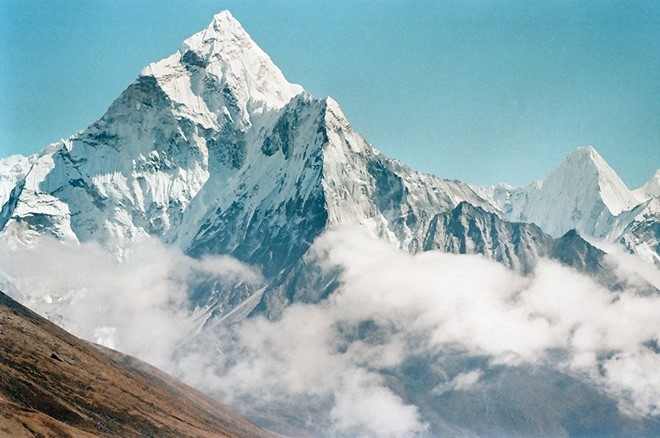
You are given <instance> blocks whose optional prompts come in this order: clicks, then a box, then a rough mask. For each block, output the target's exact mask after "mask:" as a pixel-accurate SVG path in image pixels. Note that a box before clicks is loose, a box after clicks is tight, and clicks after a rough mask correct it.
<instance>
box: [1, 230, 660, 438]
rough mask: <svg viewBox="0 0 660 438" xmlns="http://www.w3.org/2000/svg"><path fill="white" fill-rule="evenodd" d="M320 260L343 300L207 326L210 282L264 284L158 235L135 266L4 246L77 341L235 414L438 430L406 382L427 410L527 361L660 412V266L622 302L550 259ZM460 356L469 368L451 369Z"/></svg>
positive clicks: (35, 296) (352, 252) (316, 424)
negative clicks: (149, 367) (432, 402)
mask: <svg viewBox="0 0 660 438" xmlns="http://www.w3.org/2000/svg"><path fill="white" fill-rule="evenodd" d="M308 262H310V263H315V264H318V265H320V266H321V267H322V268H324V269H326V270H328V271H332V270H335V269H336V268H337V267H341V268H342V271H341V272H342V273H341V275H340V279H339V280H340V284H341V286H340V288H339V290H337V291H336V292H335V293H333V294H332V295H330V297H328V298H327V299H325V300H324V301H321V302H319V303H316V304H293V305H291V306H290V307H288V308H287V309H286V310H285V312H284V313H283V315H282V317H281V318H279V319H278V320H275V321H271V320H267V319H265V318H264V317H252V318H249V319H246V320H243V321H242V322H240V323H238V324H235V325H232V326H227V325H223V324H218V325H212V326H210V327H207V328H202V327H203V322H204V320H205V319H204V318H205V317H207V316H208V313H205V309H200V308H194V307H192V306H190V304H189V299H190V294H191V290H192V287H193V285H195V284H198V283H199V278H200V276H203V277H204V278H213V279H214V281H217V282H220V283H222V284H225V285H228V287H230V286H231V285H235V284H248V285H250V287H252V288H257V287H259V286H260V285H261V282H262V281H263V280H262V279H261V277H260V276H259V274H258V272H256V271H255V270H254V269H251V268H250V267H247V266H245V265H242V264H241V263H239V262H237V261H236V260H233V259H231V258H228V257H213V258H207V259H203V260H195V259H191V258H189V257H187V256H185V255H184V254H182V253H181V252H179V251H177V250H175V249H172V248H168V247H165V246H164V245H162V244H160V243H158V242H155V241H151V240H147V241H145V242H143V243H142V244H140V245H136V246H135V247H134V248H132V249H131V251H129V254H128V256H127V257H126V258H125V260H124V261H123V262H118V261H117V260H116V259H115V258H113V257H112V256H111V255H109V254H108V253H106V252H105V251H104V250H102V249H101V248H99V247H98V246H96V245H94V244H89V245H88V244H85V245H82V246H75V247H74V246H66V245H63V244H61V243H59V242H55V241H51V240H48V239H44V240H41V241H39V242H38V244H37V245H36V246H35V247H33V248H31V249H24V250H20V251H12V250H9V249H6V250H2V251H0V263H1V266H2V269H3V270H4V271H5V274H6V275H7V277H8V278H9V280H11V281H12V283H13V284H14V285H15V286H16V288H17V289H18V290H20V291H21V292H22V293H23V295H24V296H23V300H24V301H25V302H26V303H27V304H28V305H30V306H31V307H32V308H35V309H36V310H38V311H40V312H42V313H46V314H48V315H49V316H50V317H51V318H53V319H55V320H58V318H59V322H60V323H61V324H62V325H64V326H65V328H67V329H69V330H71V331H72V332H73V333H75V334H77V335H79V336H81V337H83V338H86V339H90V340H93V341H95V342H99V343H102V344H104V345H106V346H110V347H113V348H117V349H119V350H121V351H124V352H127V353H129V354H133V355H135V356H138V357H140V358H142V359H144V360H147V361H149V362H151V363H153V364H155V365H157V366H159V367H161V368H163V369H165V370H166V371H169V372H173V373H175V374H176V375H178V376H179V377H182V378H183V379H184V380H185V381H187V382H188V383H191V384H193V385H194V386H196V387H198V388H200V389H202V390H204V391H207V392H210V393H212V394H214V395H215V396H217V397H218V398H220V399H222V400H224V401H226V402H229V403H230V404H235V405H237V406H246V405H250V406H251V407H252V408H253V409H254V410H255V411H258V410H260V409H263V410H266V411H268V412H273V413H277V412H278V411H277V409H281V410H284V411H286V410H287V409H289V410H290V411H289V412H288V415H289V416H294V417H296V416H297V417H298V420H299V421H300V422H302V423H305V422H307V424H304V425H302V426H301V428H303V429H304V428H305V427H308V428H309V429H308V430H313V431H314V432H315V433H316V434H322V435H327V436H355V435H361V436H374V437H401V436H417V435H425V434H430V433H431V431H432V430H435V429H433V428H432V425H431V424H430V423H429V421H431V420H429V417H428V412H427V411H425V408H424V406H423V405H422V404H421V402H420V400H421V399H420V397H418V396H416V395H415V393H414V391H413V392H411V390H410V389H409V387H410V385H412V387H414V388H416V389H415V390H416V391H418V392H420V393H421V392H423V393H424V394H426V395H425V396H424V397H427V399H428V398H433V397H435V398H442V397H446V396H448V395H449V394H469V393H471V392H478V391H480V390H482V389H483V388H485V387H486V386H487V385H489V384H490V383H489V378H490V377H489V376H490V375H491V374H492V372H493V371H492V370H494V369H502V368H503V367H505V368H516V367H522V366H532V367H546V368H547V367H549V368H551V369H554V370H556V371H558V372H560V373H564V374H566V375H570V376H573V377H575V378H578V379H580V381H583V382H586V384H588V385H590V387H593V388H595V390H597V391H600V392H602V393H604V394H607V395H608V396H609V397H613V398H615V399H616V400H617V402H618V405H619V408H620V409H621V410H622V411H624V412H625V413H626V414H627V415H631V416H637V417H640V416H655V417H658V416H660V405H659V403H658V400H660V347H659V344H660V318H658V315H660V296H658V294H654V293H650V294H649V293H640V292H638V289H636V288H635V286H636V285H638V284H641V283H644V282H645V284H646V283H651V284H660V282H658V277H657V276H658V273H657V270H654V269H649V268H648V267H647V266H641V267H636V266H635V263H634V262H630V263H627V264H626V263H622V264H619V266H620V268H619V270H620V271H621V272H619V274H620V275H626V276H628V277H629V278H630V279H631V280H630V281H629V282H628V283H629V284H630V285H631V286H630V288H628V289H626V290H621V291H618V292H612V291H609V290H607V289H606V288H604V287H603V286H601V285H599V284H597V283H596V282H594V281H592V280H591V279H590V278H588V277H586V276H584V275H581V274H579V273H577V272H575V271H573V270H571V269H569V268H566V267H563V266H561V265H559V264H557V263H555V262H552V261H542V262H541V263H539V265H538V266H537V269H536V270H535V273H534V274H533V275H531V276H527V277H523V276H521V275H518V274H516V273H513V272H511V271H509V270H507V269H506V268H505V267H503V266H501V265H499V264H497V263H494V262H491V261H488V260H486V259H484V258H482V257H480V256H457V255H451V254H443V253H439V252H427V253H421V254H417V255H410V254H407V253H404V252H402V251H400V250H398V249H396V248H394V247H392V246H390V245H389V244H387V243H385V242H382V241H378V240H374V239H372V238H370V237H368V236H367V235H365V233H364V232H363V231H361V230H358V229H352V228H349V229H342V230H335V231H331V232H327V233H325V234H324V235H322V236H321V237H319V238H318V239H317V241H316V242H315V244H314V246H313V248H312V251H311V253H310V255H309V256H308ZM456 352H458V354H460V355H461V357H464V358H468V359H469V360H468V359H465V360H463V359H461V361H460V362H459V365H458V366H453V367H449V366H445V364H446V363H447V361H448V360H449V359H446V358H449V357H450V356H451V355H452V354H455V353H456ZM443 358H445V359H443ZM470 358H471V359H470ZM418 359H419V360H424V361H426V362H425V365H424V366H425V367H426V368H428V369H430V370H432V373H431V374H428V373H427V374H422V373H420V372H419V371H418V369H417V368H415V367H414V366H413V365H414V364H415V360H418ZM426 368H425V369H426ZM428 375H432V376H433V378H432V379H431V378H427V377H428ZM424 376H427V377H424ZM424 379H426V380H424ZM404 380H405V381H408V382H413V383H412V384H410V383H405V382H403V381H404ZM406 385H408V386H406ZM420 388H421V389H420ZM269 410H270V411H269ZM248 413H249V412H248ZM447 427H449V426H447ZM447 430H449V429H447Z"/></svg>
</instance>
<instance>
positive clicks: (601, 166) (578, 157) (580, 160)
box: [566, 146, 618, 178]
mask: <svg viewBox="0 0 660 438" xmlns="http://www.w3.org/2000/svg"><path fill="white" fill-rule="evenodd" d="M566 164H568V165H569V166H571V165H576V164H577V165H578V166H589V167H592V168H594V169H595V170H596V171H597V172H598V173H602V172H604V173H605V174H607V175H608V176H612V174H614V175H616V172H614V170H613V169H612V168H611V167H610V165H609V164H607V161H605V159H604V158H603V157H602V156H601V155H600V154H599V153H598V151H597V150H596V149H595V148H594V147H593V146H580V147H579V148H577V149H575V150H574V151H573V152H572V153H571V154H570V155H569V156H568V157H567V158H566ZM585 170H586V169H585ZM617 178H618V177H617Z"/></svg>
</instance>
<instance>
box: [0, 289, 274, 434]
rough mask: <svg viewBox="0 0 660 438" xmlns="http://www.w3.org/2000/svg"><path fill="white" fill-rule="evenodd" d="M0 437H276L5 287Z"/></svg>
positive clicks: (0, 301) (0, 303) (0, 313)
mask: <svg viewBox="0 0 660 438" xmlns="http://www.w3.org/2000/svg"><path fill="white" fill-rule="evenodd" d="M0 331H1V334H0V436H11V437H24V436H25V437H32V436H46V437H67V436H75V437H89V436H122V437H132V436H140V437H148V436H154V437H155V436H157V437H248V436H249V437H268V436H270V437H272V435H270V434H269V433H268V432H265V431H264V430H262V429H259V428H258V427H256V426H255V425H253V424H252V423H250V422H248V421H247V420H245V419H244V418H242V417H240V416H239V415H237V414H235V413H234V412H232V411H230V410H229V409H228V408H226V407H224V406H222V405H220V404H219V403H217V402H216V401H214V400H212V399H210V398H209V397H206V396H205V395H203V394H201V393H199V392H198V391H196V390H194V389H192V388H190V387H188V386H186V385H184V384H182V383H180V382H178V381H176V380H174V379H173V378H171V377H169V376H168V375H166V374H165V373H162V372H161V371H159V370H157V369H155V368H153V367H151V366H149V365H147V364H145V363H143V362H140V361H138V360H137V359H134V358H131V357H128V356H124V355H122V354H120V353H117V352H114V351H101V350H100V349H99V348H98V347H95V346H94V345H92V344H90V343H88V342H85V341H82V340H80V339H78V338H76V337H74V336H73V335H71V334H69V333H67V332H66V331H64V330H62V329H60V328H59V327H57V326H55V325H54V324H52V323H51V322H49V321H47V320H46V319H44V318H42V317H40V316H39V315H37V314H35V313H34V312H32V311H30V310H29V309H27V308H25V307H24V306H22V305H20V304H18V303H17V302H15V301H14V300H12V299H11V298H9V297H8V296H7V295H5V294H3V293H1V292H0Z"/></svg>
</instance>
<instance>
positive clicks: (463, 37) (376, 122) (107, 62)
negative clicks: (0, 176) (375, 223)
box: [0, 0, 660, 188]
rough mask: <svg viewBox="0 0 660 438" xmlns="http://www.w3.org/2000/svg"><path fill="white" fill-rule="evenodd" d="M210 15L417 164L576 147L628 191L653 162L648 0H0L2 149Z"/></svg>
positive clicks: (84, 112) (659, 96)
mask: <svg viewBox="0 0 660 438" xmlns="http://www.w3.org/2000/svg"><path fill="white" fill-rule="evenodd" d="M223 9H229V10H230V11H231V12H232V14H233V15H234V16H235V17H236V18H237V19H238V20H239V21H240V22H241V23H242V24H243V27H244V28H245V29H246V30H247V31H248V33H250V35H252V37H253V39H254V40H255V41H256V42H257V44H259V45H260V46H261V47H262V48H263V49H264V50H265V51H266V52H267V53H268V54H269V55H270V56H271V58H272V59H273V60H274V62H275V63H276V64H277V65H278V66H279V67H280V68H281V69H282V71H283V72H284V74H285V76H286V77H287V78H288V79H289V80H290V81H291V82H295V83H299V84H301V85H302V86H303V87H305V88H306V89H307V90H308V91H309V92H311V93H312V94H313V95H315V96H318V97H324V96H326V95H329V96H332V97H333V98H335V99H336V100H337V101H338V102H339V104H340V105H341V106H342V108H343V110H344V112H345V113H346V115H347V116H348V118H349V120H350V121H351V123H352V125H353V127H354V129H356V130H357V131H359V132H361V133H362V134H363V135H364V136H365V137H366V139H367V140H368V141H369V142H370V143H372V144H374V145H375V146H376V147H377V148H379V149H380V150H381V151H383V152H384V153H386V154H387V155H389V156H391V157H394V158H398V159H400V160H402V161H403V162H405V163H406V164H408V165H410V166H411V167H413V168H415V169H417V170H421V171H424V172H430V173H433V174H436V175H438V176H440V177H443V178H456V179H460V180H462V181H465V182H469V183H475V184H494V183H496V182H501V181H504V182H508V183H510V184H513V185H524V184H527V183H529V182H531V181H533V180H536V179H540V178H543V177H544V176H545V175H546V174H547V173H548V172H550V171H551V170H552V169H554V168H555V167H556V166H557V165H559V163H560V162H561V161H562V160H563V159H564V157H565V156H566V155H567V154H568V153H570V151H571V150H573V149H574V148H576V147H578V146H581V145H586V144H591V145H593V146H595V147H596V149H597V150H598V151H599V152H600V153H601V155H603V157H604V158H605V159H606V160H607V161H608V162H609V163H610V165H612V167H614V169H615V170H617V172H618V173H619V174H620V175H621V177H622V178H623V180H624V181H625V182H626V183H627V184H628V185H629V186H630V187H631V188H634V187H637V186H639V185H641V184H642V183H643V182H644V181H645V180H647V179H648V178H649V177H650V176H651V175H652V173H653V171H654V169H656V168H658V167H660V1H656V0H648V1H636V0H622V1H607V0H598V1H590V0H573V1H561V0H558V1H555V0H553V1H537V0H532V1H529V0H528V1H507V0H499V1H494V0H488V1H487V0H478V1H476V0H475V1H470V0H467V1H441V0H435V1H433V0H431V1H358V0H352V1H320V0H319V1H311V0H309V1H303V0H286V1H277V0H271V1H267V2H266V1H250V0H244V1H201V0H197V1H195V0H192V1H186V2H180V1H171V0H158V1H154V0H149V1H146V0H138V1H132V0H131V1H129V0H113V1H100V0H98V1H92V0H87V1H85V0H80V1H70V0H69V1H65V0H50V1H46V0H40V1H34V0H0V44H1V46H0V98H1V101H2V109H1V110H0V156H7V155H10V154H13V153H22V154H30V153H33V152H36V151H38V150H40V149H41V148H42V147H43V146H45V145H46V144H48V143H50V142H53V141H57V140H59V139H60V138H61V137H68V136H69V135H70V134H72V133H74V132H75V131H77V130H80V129H84V128H85V127H86V126H87V125H89V124H90V123H92V122H93V121H94V120H96V119H97V118H99V117H100V116H101V115H102V114H103V113H104V111H105V110H106V109H107V107H108V106H109V105H110V104H111V103H112V101H113V100H114V99H115V98H116V97H117V96H119V94H120V93H121V91H122V90H123V89H124V88H125V87H126V86H128V84H130V83H131V82H132V81H133V80H134V79H135V78H136V77H137V75H138V73H139V71H140V69H141V68H142V67H143V66H145V65H147V64H148V63H149V62H153V61H157V60H159V59H161V58H163V57H165V56H167V55H169V54H171V53H173V52H174V51H175V50H176V49H177V48H178V47H179V45H180V43H181V42H182V41H183V40H184V39H185V38H187V37H188V36H190V35H192V34H193V33H195V32H197V31H199V30H201V29H203V28H205V27H206V26H207V25H208V23H209V22H210V21H211V19H212V17H213V15H214V14H215V13H217V12H219V11H221V10H223Z"/></svg>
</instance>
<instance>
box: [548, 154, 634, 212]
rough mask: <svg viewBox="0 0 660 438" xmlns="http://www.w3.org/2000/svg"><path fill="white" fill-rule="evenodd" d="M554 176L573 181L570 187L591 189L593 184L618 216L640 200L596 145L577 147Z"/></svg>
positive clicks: (565, 181) (570, 188)
mask: <svg viewBox="0 0 660 438" xmlns="http://www.w3.org/2000/svg"><path fill="white" fill-rule="evenodd" d="M551 177H553V175H551ZM554 178H558V180H561V181H564V183H566V184H569V185H570V186H567V190H585V189H586V190H589V189H588V187H589V186H590V187H591V188H592V189H594V190H597V193H598V195H599V196H600V198H601V199H602V201H603V202H604V203H605V205H606V206H607V208H608V209H609V210H610V212H611V213H612V214H614V215H618V214H619V213H621V212H622V211H624V210H628V209H630V208H632V207H633V206H634V205H635V204H636V203H637V199H636V197H635V195H634V194H633V193H632V192H631V191H630V190H628V187H626V185H625V183H624V182H623V181H621V178H620V177H619V175H618V174H617V173H616V172H615V171H614V169H612V167H610V165H609V164H608V163H607V162H606V161H605V159H604V158H603V157H602V156H601V155H600V154H599V153H598V152H597V151H596V149H595V148H594V147H593V146H581V147H579V148H577V149H575V150H574V151H573V152H572V153H571V154H570V155H569V156H568V157H567V158H566V160H565V161H564V163H563V164H562V165H561V166H560V167H559V168H558V169H557V170H556V171H555V173H554Z"/></svg>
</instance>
